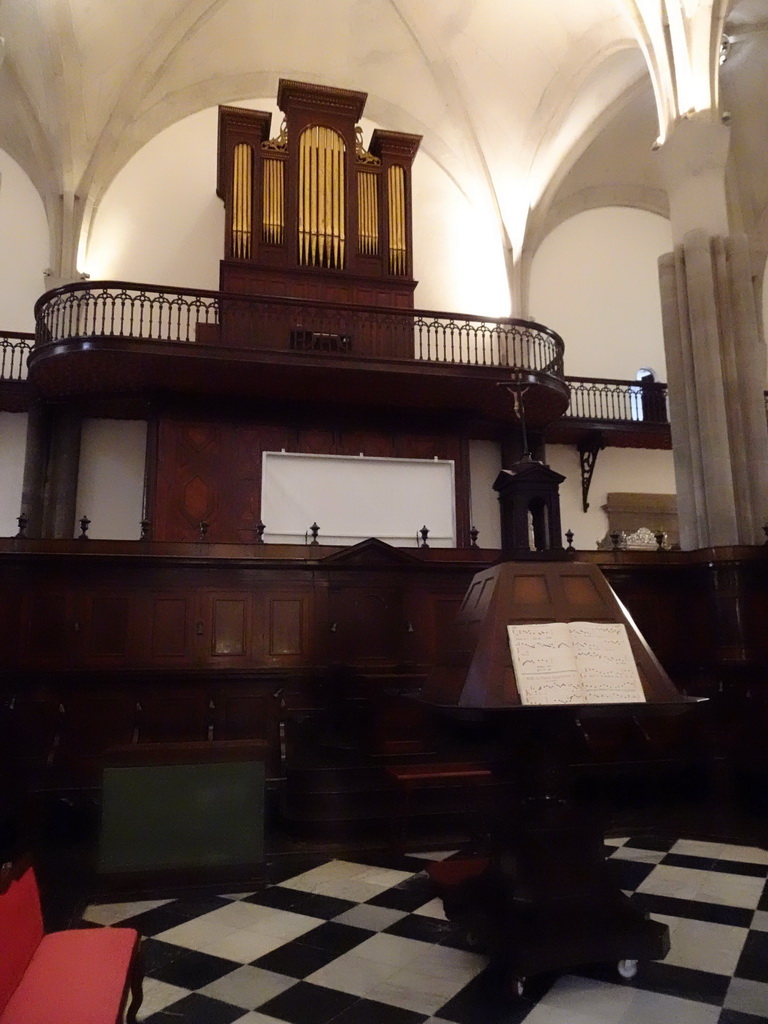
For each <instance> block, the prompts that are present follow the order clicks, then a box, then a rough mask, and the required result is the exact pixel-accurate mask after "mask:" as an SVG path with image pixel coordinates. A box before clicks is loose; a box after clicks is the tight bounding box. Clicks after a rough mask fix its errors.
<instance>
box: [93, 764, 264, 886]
mask: <svg viewBox="0 0 768 1024" xmlns="http://www.w3.org/2000/svg"><path fill="white" fill-rule="evenodd" d="M263 852H264V764H263V763H262V762H260V761H232V762H226V763H221V764H174V765H151V766H149V765H147V766H144V765H142V766H138V767H136V766H132V767H129V768H105V769H104V787H103V800H102V812H101V836H100V842H99V871H100V872H103V873H109V872H130V871H153V870H160V869H162V868H211V867H223V866H229V865H231V866H236V865H245V864H257V863H260V862H261V861H262V860H263Z"/></svg>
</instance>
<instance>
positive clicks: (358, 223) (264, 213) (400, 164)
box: [217, 80, 421, 309]
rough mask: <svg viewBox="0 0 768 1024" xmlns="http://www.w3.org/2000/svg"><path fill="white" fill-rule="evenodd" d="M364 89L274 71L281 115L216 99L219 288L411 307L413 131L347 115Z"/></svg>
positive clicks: (355, 111) (359, 103) (356, 109)
mask: <svg viewBox="0 0 768 1024" xmlns="http://www.w3.org/2000/svg"><path fill="white" fill-rule="evenodd" d="M366 99H367V96H366V94H365V93H361V92H353V91H351V90H347V89H335V88H330V87H328V86H320V85H308V84H305V83H301V82H292V81H286V80H281V82H280V85H279V89H278V96H277V102H278V106H279V107H280V109H281V111H282V112H283V114H284V120H283V123H282V126H281V127H280V129H279V131H278V133H277V134H276V135H274V136H271V135H270V129H271V125H270V121H271V117H270V115H269V114H268V113H265V112H264V111H258V110H246V109H244V108H240V107H221V108H220V110H219V151H218V183H217V192H218V194H219V196H220V197H221V198H222V199H223V201H224V208H225V224H226V227H225V232H226V238H225V257H224V259H223V260H222V263H221V290H222V291H226V292H244V293H247V294H251V295H259V294H261V295H285V296H292V297H296V298H306V299H331V300H332V301H335V302H341V303H344V302H350V303H355V304H364V305H376V306H394V307H397V308H401V309H408V308H412V307H413V290H414V287H415V281H414V280H413V255H412V232H411V167H412V164H413V159H414V157H415V155H416V151H417V150H418V147H419V143H420V141H421V137H420V136H418V135H408V134H405V133H404V132H393V131H385V130H382V129H376V130H375V131H374V132H373V133H372V136H371V140H370V144H369V146H368V149H366V148H365V145H364V143H363V133H362V129H361V128H360V126H359V125H358V123H357V122H358V120H359V119H360V117H361V116H362V113H363V108H364V106H365V101H366Z"/></svg>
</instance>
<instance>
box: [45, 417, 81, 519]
mask: <svg viewBox="0 0 768 1024" xmlns="http://www.w3.org/2000/svg"><path fill="white" fill-rule="evenodd" d="M81 423H82V420H81V416H80V413H79V412H77V411H75V410H72V409H63V410H61V411H60V412H58V413H57V414H56V415H55V416H53V417H52V421H51V442H50V454H49V458H48V479H47V481H46V488H45V507H44V512H43V536H44V537H65V538H67V537H69V538H71V537H73V536H74V534H75V515H76V512H77V509H76V508H75V502H76V501H77V481H78V475H79V470H80V428H81Z"/></svg>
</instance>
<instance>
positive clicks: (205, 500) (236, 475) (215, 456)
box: [149, 416, 469, 544]
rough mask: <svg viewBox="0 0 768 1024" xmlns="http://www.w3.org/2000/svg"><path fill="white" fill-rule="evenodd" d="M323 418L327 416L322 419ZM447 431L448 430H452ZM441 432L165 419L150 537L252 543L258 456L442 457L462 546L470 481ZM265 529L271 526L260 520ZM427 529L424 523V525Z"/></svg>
mask: <svg viewBox="0 0 768 1024" xmlns="http://www.w3.org/2000/svg"><path fill="white" fill-rule="evenodd" d="M328 419H329V420H330V416H329V417H328ZM451 431H453V432H455V431H454V428H451ZM451 431H449V430H448V428H446V432H445V433H444V434H441V433H437V432H435V433H423V432H418V431H417V432H414V431H413V430H412V429H408V428H407V427H403V426H399V425H396V424H392V425H389V426H388V425H386V424H382V425H381V426H380V427H378V428H377V427H376V426H371V427H360V426H356V425H355V424H353V423H350V422H347V421H345V420H344V419H343V417H342V418H340V420H339V422H327V423H323V424H318V423H312V424H307V425H302V424H296V423H290V422H282V423H279V422H273V423H257V422H253V421H244V422H235V421H230V422H225V421H222V422H215V423H214V422H207V421H205V420H199V421H197V420H176V419H170V418H167V419H164V420H162V421H161V423H160V426H159V430H158V442H157V467H156V473H155V477H156V483H155V486H154V488H152V489H151V491H152V493H153V494H154V508H153V509H150V510H149V518H150V520H151V522H152V536H153V538H154V539H155V540H168V541H199V540H200V539H201V538H200V523H201V522H203V521H204V522H205V523H207V532H206V533H205V537H204V539H205V541H206V542H221V543H242V544H253V543H254V542H256V540H257V538H258V531H257V526H258V523H259V521H260V519H261V518H262V479H261V476H262V461H263V453H264V452H265V451H277V452H279V451H283V450H285V451H287V452H301V453H305V454H311V455H360V453H361V452H362V453H363V454H364V455H366V456H368V457H377V458H383V457H386V458H393V457H394V458H403V459H429V460H431V459H434V458H438V459H447V460H452V461H453V462H454V466H455V485H456V524H457V532H458V537H459V543H460V544H467V543H468V536H469V533H468V531H469V521H468V515H469V482H468V475H467V474H468V458H467V455H466V451H465V447H466V446H465V445H464V444H463V443H461V442H460V441H458V440H457V439H456V438H455V436H452V433H451ZM265 525H266V527H267V531H269V530H270V528H272V529H273V530H274V529H275V526H274V524H270V523H266V524H265ZM427 525H429V524H427Z"/></svg>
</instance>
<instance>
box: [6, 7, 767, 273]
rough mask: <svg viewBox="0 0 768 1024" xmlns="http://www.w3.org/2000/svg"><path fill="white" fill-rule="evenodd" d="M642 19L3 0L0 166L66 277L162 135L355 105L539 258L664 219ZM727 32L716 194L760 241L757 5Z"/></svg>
mask: <svg viewBox="0 0 768 1024" xmlns="http://www.w3.org/2000/svg"><path fill="white" fill-rule="evenodd" d="M675 2H676V3H679V4H680V6H681V7H682V8H692V7H695V6H696V3H697V2H699V3H701V2H702V0H675ZM667 3H668V0H667ZM644 6H645V7H647V6H648V5H647V4H644V3H641V2H640V0H546V2H543V0H439V2H429V0H0V35H1V36H3V37H4V39H5V57H4V60H3V63H2V66H1V67H0V147H2V148H3V149H5V150H6V151H7V152H8V153H9V154H10V155H11V156H12V157H14V158H15V159H16V160H17V161H18V163H19V164H20V165H21V166H22V167H23V168H24V170H25V171H26V172H27V173H28V174H29V176H30V177H31V179H32V181H33V182H34V183H35V185H36V187H37V188H38V190H39V191H40V193H41V195H42V196H43V198H44V201H45V203H46V208H47V210H48V215H49V219H50V220H51V221H52V237H53V240H54V241H53V246H52V248H53V250H54V258H55V259H56V258H58V262H59V265H60V266H61V267H62V268H64V267H66V264H67V262H68V256H67V253H68V252H69V253H71V252H73V251H76V247H77V236H78V235H79V233H80V231H81V230H82V229H83V224H84V223H86V222H87V218H88V216H89V212H90V211H92V210H93V209H94V208H95V206H97V204H98V203H99V200H100V198H101V197H102V196H103V194H104V191H105V190H106V188H108V186H109V184H110V182H111V181H112V180H113V178H114V176H115V174H116V173H117V172H118V171H119V170H120V168H121V167H123V166H124V165H125V163H126V161H127V160H128V159H129V158H130V157H131V156H132V155H133V154H134V153H135V152H136V151H137V150H138V149H139V148H140V147H141V146H142V145H143V144H144V143H146V142H147V141H148V140H150V139H151V138H152V137H153V136H154V135H156V134H157V133H158V132H159V131H160V130H162V129H163V128H165V127H167V126H168V125H170V124H172V123H174V122H175V121H177V120H179V119H180V118H182V117H184V116H185V115H187V114H191V113H194V112H195V111H197V110H200V109H203V108H205V107H209V106H212V105H215V104H218V103H232V102H236V101H239V100H247V99H249V98H254V97H264V96H274V95H275V92H276V88H277V82H278V79H279V78H281V77H284V78H296V79H301V80H305V81H315V82H321V83H326V84H329V85H335V86H341V87H345V88H353V89H360V90H363V91H365V92H367V93H368V94H369V100H368V104H367V107H366V114H367V115H368V116H369V117H370V118H372V119H373V120H375V121H377V122H379V123H380V124H382V125H385V126H386V127H389V128H394V129H398V130H402V131H408V132H417V133H420V134H422V135H423V136H424V142H423V149H424V151H425V152H427V153H429V155H430V156H431V157H433V159H435V160H436V161H437V162H438V163H439V164H440V165H441V166H442V167H443V168H444V169H445V171H446V172H447V173H448V174H449V175H450V176H451V177H452V178H453V180H454V181H455V182H456V183H457V184H458V185H459V186H460V188H461V189H462V190H463V191H464V192H465V193H466V194H467V195H468V196H469V197H470V198H471V199H472V200H473V202H477V203H481V204H486V205H487V206H488V207H489V208H491V209H492V210H493V212H494V214H495V216H496V217H497V219H498V223H499V226H500V230H501V232H502V234H503V236H504V237H505V238H506V241H507V245H508V248H509V252H510V258H516V257H517V256H518V255H519V253H520V250H521V247H522V245H523V242H524V240H526V239H527V244H528V245H529V246H530V245H531V244H535V243H536V241H537V240H540V238H541V237H543V235H544V234H545V233H546V231H547V230H548V229H549V228H550V227H551V226H552V225H553V224H554V223H556V222H557V221H558V220H560V219H562V218H563V217H565V216H568V215H569V214H570V213H572V212H575V211H577V210H579V209H585V208H588V207H590V206H595V205H601V204H603V203H606V202H613V203H619V204H626V205H635V206H639V207H641V208H646V209H653V210H656V211H657V212H660V213H664V212H665V202H666V200H665V196H664V192H663V189H662V188H661V186H660V183H659V177H658V169H657V168H656V167H655V164H654V159H653V154H652V151H651V146H652V143H653V141H654V139H655V138H656V136H657V135H658V131H659V126H658V121H657V117H656V105H655V103H654V94H653V89H652V85H651V79H650V77H649V74H648V70H647V65H646V60H645V57H644V55H643V52H642V50H641V48H640V46H638V40H637V35H636V32H635V28H634V27H633V24H632V20H631V19H630V17H629V16H628V12H629V11H630V10H638V9H642V8H643V7H644ZM651 6H653V5H651ZM658 6H660V3H659V0H657V7H658ZM725 28H726V31H727V33H728V35H729V37H730V39H731V47H730V52H729V54H728V60H727V62H726V63H725V64H724V65H723V68H722V81H721V85H722V106H723V107H724V108H726V109H728V110H730V111H732V114H733V118H732V126H733V134H732V147H733V151H734V154H735V161H734V173H733V175H732V182H731V188H732V190H733V192H734V196H735V197H736V198H737V199H738V203H737V206H738V209H739V214H738V216H739V219H740V221H741V222H742V223H743V225H744V226H745V227H746V228H747V229H749V230H757V229H758V228H760V226H761V225H762V226H763V227H766V224H765V223H764V222H766V221H768V215H767V214H766V209H768V174H766V172H765V170H764V166H763V165H764V164H765V160H764V154H765V153H766V149H767V147H766V143H768V118H766V117H765V116H764V113H765V112H764V97H765V95H766V94H767V90H766V83H768V10H767V9H766V4H765V0H736V2H735V3H733V4H732V5H731V10H730V12H729V14H728V17H727V21H726V25H725ZM57 248H58V255H57V253H56V250H57Z"/></svg>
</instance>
